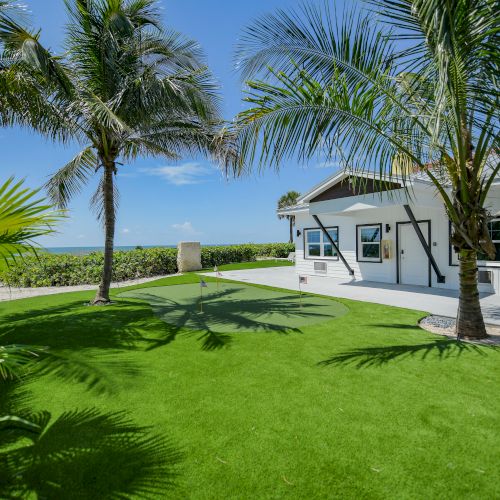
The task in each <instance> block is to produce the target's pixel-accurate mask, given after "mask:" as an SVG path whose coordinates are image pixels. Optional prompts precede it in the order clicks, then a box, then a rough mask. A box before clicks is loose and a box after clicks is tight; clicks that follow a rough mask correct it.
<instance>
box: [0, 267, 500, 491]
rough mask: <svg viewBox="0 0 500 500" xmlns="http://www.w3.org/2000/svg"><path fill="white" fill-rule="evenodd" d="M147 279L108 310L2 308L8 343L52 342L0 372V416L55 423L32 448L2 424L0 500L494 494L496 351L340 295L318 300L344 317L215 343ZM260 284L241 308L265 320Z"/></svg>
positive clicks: (60, 302) (267, 303) (43, 303)
mask: <svg viewBox="0 0 500 500" xmlns="http://www.w3.org/2000/svg"><path fill="white" fill-rule="evenodd" d="M209 281H210V280H209ZM197 282H198V277H197V276H196V275H194V274H191V275H185V276H180V277H175V278H166V279H163V280H158V281H157V282H154V285H158V286H162V287H164V286H169V285H189V284H192V283H197ZM152 286H153V285H152V284H151V283H147V284H145V285H142V286H139V287H131V288H129V289H128V290H141V291H142V293H143V295H142V296H141V295H140V294H139V293H137V292H134V295H135V297H132V296H130V297H126V296H123V295H120V296H115V298H116V303H115V304H113V305H111V306H107V307H100V308H94V307H88V306H87V305H85V303H86V301H88V300H89V299H90V298H91V297H92V296H93V293H90V292H81V293H68V294H60V295H54V296H48V297H38V298H33V299H26V300H18V301H14V302H8V303H2V304H0V316H1V319H0V344H6V343H14V342H15V343H29V344H37V345H45V346H48V347H50V352H51V353H52V357H51V358H49V359H47V360H46V361H42V362H41V363H39V367H40V373H39V374H33V375H32V376H30V377H29V378H28V380H27V381H25V382H24V383H22V384H21V383H16V384H10V385H5V384H4V385H3V386H2V394H1V397H0V413H5V412H6V411H12V412H14V411H16V412H17V413H18V414H22V415H25V416H27V415H28V413H29V412H31V413H33V412H35V413H37V414H38V415H35V416H33V415H32V418H35V419H38V420H39V421H41V422H42V423H46V422H48V424H47V429H46V431H45V432H44V434H43V435H42V436H41V438H39V439H38V440H35V441H34V443H32V444H31V441H30V440H29V439H27V438H23V439H21V440H19V439H16V438H18V437H19V435H17V434H16V435H11V434H6V433H5V431H4V432H3V433H2V434H0V436H4V445H3V453H2V454H1V455H0V497H2V494H1V492H2V491H5V492H7V493H8V494H10V495H11V496H14V495H15V494H17V495H19V496H21V495H22V494H24V495H25V496H28V495H27V494H26V492H27V491H30V492H35V493H36V494H37V495H38V497H39V498H48V499H65V498H71V499H75V498H76V499H80V498H82V499H83V498H85V499H87V498H88V499H100V498H109V497H112V498H116V497H123V496H125V497H127V496H130V497H134V498H149V497H151V498H167V499H168V498H172V499H181V498H182V499H184V498H190V499H229V498H231V499H232V498H241V499H277V498H287V499H288V498H292V499H315V498H353V499H359V498H380V499H382V498H383V499H385V498H398V499H404V498H422V499H430V498H440V499H446V498H449V499H456V498H484V499H493V498H499V497H500V477H499V474H500V471H499V464H500V447H499V446H498V443H499V442H500V395H499V391H498V389H499V381H500V350H496V349H494V348H491V347H475V346H472V345H470V344H464V343H460V344H457V343H456V342H454V341H451V340H446V339H443V338H441V337H437V336H433V335H431V334H429V333H427V332H424V331H422V330H420V329H419V328H418V327H417V326H416V323H417V321H418V319H419V318H420V317H422V315H423V313H421V312H417V311H411V310H402V309H395V308H391V307H386V306H382V305H375V304H367V303H361V302H353V301H348V300H340V299H339V300H338V302H336V301H333V300H331V299H321V300H320V302H318V303H321V304H323V303H324V302H327V301H329V302H331V305H332V307H333V310H335V311H337V312H338V311H342V310H344V311H345V309H344V307H346V308H347V309H348V311H347V312H346V314H337V313H336V314H332V316H331V317H324V318H322V320H321V322H313V323H311V324H306V325H304V326H301V327H300V328H296V329H290V328H288V327H287V328H286V329H283V330H281V329H274V328H272V329H269V330H266V331H262V329H260V328H250V329H248V328H246V329H245V328H242V329H241V330H238V329H237V333H227V332H226V333H224V335H223V336H222V337H223V339H222V340H223V341H222V342H210V341H209V342H207V336H211V335H212V334H214V333H215V334H217V332H212V331H206V330H205V331H193V330H188V329H186V328H184V327H183V325H182V324H180V325H179V324H177V325H175V324H174V325H169V324H167V323H165V322H163V321H162V320H161V319H159V317H157V316H156V315H155V314H154V313H153V311H152V309H151V306H150V305H149V303H148V302H146V300H148V301H149V302H151V303H153V307H155V304H157V301H158V297H161V296H163V297H164V298H165V300H172V297H173V295H172V294H170V292H169V291H168V290H167V291H166V290H165V289H158V290H156V291H154V290H153V295H154V297H155V298H154V299H151V298H149V299H148V298H147V295H148V294H149V293H150V292H151V287H152ZM224 286H228V287H229V285H224ZM215 287H216V285H215V283H213V282H210V283H209V289H208V290H205V291H204V292H206V293H207V294H209V293H213V291H214V289H215ZM148 289H150V290H149V291H148ZM179 290H181V288H179ZM183 290H188V289H187V288H183ZM265 290H266V289H265V288H263V287H255V288H253V287H252V290H251V293H253V294H254V295H259V291H262V300H261V303H262V307H263V313H262V317H261V316H260V315H259V314H256V315H255V316H254V317H252V318H251V319H250V320H249V319H248V318H247V319H246V321H253V322H254V323H255V322H259V321H260V322H266V321H268V318H267V319H266V317H265V315H266V314H268V313H269V311H270V307H271V306H272V300H270V298H269V297H270V295H269V293H270V292H269V291H267V290H266V291H265ZM123 292H124V289H120V290H119V291H117V292H116V293H120V294H122V293H123ZM274 292H275V293H276V294H281V295H283V294H285V296H290V294H293V292H285V291H279V290H274V291H273V293H274ZM131 295H132V294H131ZM271 295H272V293H271ZM276 296H277V295H276ZM141 297H142V298H141ZM273 297H274V295H273ZM293 299H294V298H293V297H291V298H290V302H291V304H292V306H291V307H294V308H295V309H293V310H292V311H289V312H287V311H286V310H283V311H281V313H282V314H284V315H293V314H297V313H296V311H297V309H296V302H295V303H294V300H293ZM245 300H247V299H245ZM295 300H297V297H295ZM308 300H312V303H316V302H314V300H313V299H308ZM242 301H243V302H244V300H243V299H242ZM343 306H344V307H343ZM217 307H219V309H218V310H220V311H223V309H222V308H220V306H217ZM273 307H274V306H273ZM325 307H326V308H327V309H328V306H325ZM254 312H255V311H254ZM209 314H214V312H213V311H212V312H211V313H209ZM167 318H168V315H167ZM210 325H213V323H210ZM210 325H209V326H210ZM0 442H1V441H0ZM22 445H24V446H22ZM0 449H1V447H0ZM120 495H121V496H120Z"/></svg>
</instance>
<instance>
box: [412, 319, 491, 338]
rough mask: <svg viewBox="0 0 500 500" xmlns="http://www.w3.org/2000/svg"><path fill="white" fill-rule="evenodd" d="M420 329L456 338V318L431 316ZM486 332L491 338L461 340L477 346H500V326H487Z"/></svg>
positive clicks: (422, 322)
mask: <svg viewBox="0 0 500 500" xmlns="http://www.w3.org/2000/svg"><path fill="white" fill-rule="evenodd" d="M419 325H420V327H421V328H423V329H424V330H427V331H429V332H431V333H437V334H438V335H446V336H447V337H453V338H456V333H455V325H456V320H455V318H449V317H448V316H438V315H434V314H431V315H430V316H426V317H425V318H424V319H422V320H421V321H420V323H419ZM486 331H487V332H488V335H489V337H488V338H487V339H483V340H466V339H460V340H462V341H463V342H473V343H475V344H486V345H500V326H498V325H488V324H487V325H486Z"/></svg>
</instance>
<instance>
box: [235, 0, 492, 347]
mask: <svg viewBox="0 0 500 500" xmlns="http://www.w3.org/2000/svg"><path fill="white" fill-rule="evenodd" d="M368 3H369V4H370V6H371V12H368V13H362V12H361V13H357V12H353V11H351V12H350V13H349V12H348V13H345V14H344V16H343V18H341V16H339V15H337V12H336V11H335V10H332V9H331V8H330V7H329V6H328V4H325V5H324V7H315V6H310V5H309V6H308V5H306V6H304V7H303V9H302V12H300V13H297V12H291V13H287V12H285V11H279V12H278V13H276V14H272V15H269V16H265V17H263V18H261V19H259V20H258V21H256V22H255V23H254V24H253V25H252V26H251V27H250V28H249V29H248V30H247V31H246V33H245V36H244V38H243V40H242V43H241V46H240V48H239V64H240V67H241V69H242V72H243V76H244V78H245V79H247V80H248V85H249V87H250V90H249V91H248V96H247V98H246V100H247V102H249V103H250V104H251V108H250V109H248V110H247V111H244V112H243V113H241V114H240V115H239V120H238V121H239V126H240V128H241V133H240V142H241V144H240V145H241V155H242V158H247V159H249V160H257V161H259V162H260V163H261V164H262V165H264V164H265V165H271V166H279V163H280V161H281V160H282V159H283V158H284V157H287V156H289V155H291V154H297V155H298V156H299V158H301V159H302V160H306V159H309V158H311V157H312V156H313V155H317V154H318V153H321V154H323V155H324V156H326V157H327V158H330V159H332V158H335V157H337V158H341V159H342V160H343V161H344V162H345V163H346V164H347V165H348V166H349V168H350V169H352V170H353V171H354V172H356V171H359V170H361V169H363V168H370V165H372V166H373V165H375V166H376V167H375V171H376V173H377V175H378V177H379V178H382V179H387V178H390V177H391V175H393V164H394V162H396V163H397V164H398V166H399V168H398V171H399V172H402V174H403V176H404V177H405V178H406V176H408V175H411V174H412V173H413V172H415V171H418V172H420V174H422V175H426V176H427V177H428V178H429V179H430V180H431V181H432V183H433V184H434V187H435V189H436V191H437V193H438V194H439V196H440V197H441V199H442V201H443V203H444V206H445V209H446V213H447V215H448V217H449V219H450V220H451V223H452V228H453V238H452V242H453V245H454V246H455V248H456V249H457V250H458V252H459V257H460V273H459V274H460V300H459V313H458V316H457V333H458V335H460V336H463V337H470V338H482V337H485V336H486V330H485V326H484V321H483V316H482V312H481V308H480V303H479V294H478V287H477V263H476V262H477V253H478V252H483V253H486V254H488V255H489V256H490V257H491V258H493V256H494V246H493V244H492V242H491V238H490V236H489V234H488V231H487V221H488V217H489V214H488V211H487V209H486V207H485V200H486V196H487V195H488V192H489V190H490V188H491V185H492V183H493V180H494V178H495V177H496V176H497V175H498V172H499V169H500V163H499V162H498V157H497V156H496V154H495V152H496V151H498V147H499V126H498V125H499V122H498V97H499V92H498V80H497V78H498V74H500V72H499V59H498V41H499V24H500V23H499V12H500V11H499V10H498V4H497V2H496V1H495V0H452V1H446V2H445V1H442V0H370V1H369V2H368ZM396 43H398V44H399V45H397V44H396ZM252 79H253V80H252ZM360 165H368V166H367V167H363V166H360Z"/></svg>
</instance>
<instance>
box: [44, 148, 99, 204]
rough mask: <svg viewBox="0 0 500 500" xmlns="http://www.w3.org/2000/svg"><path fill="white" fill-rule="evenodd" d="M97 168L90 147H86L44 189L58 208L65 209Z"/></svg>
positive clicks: (95, 159)
mask: <svg viewBox="0 0 500 500" xmlns="http://www.w3.org/2000/svg"><path fill="white" fill-rule="evenodd" d="M98 167H99V163H98V159H97V156H96V154H95V152H94V150H93V149H92V147H90V146H88V147H86V148H85V149H84V150H83V151H81V152H80V153H78V154H77V155H76V156H75V157H74V158H73V159H72V160H71V161H70V162H69V163H67V164H66V165H65V166H64V167H62V168H61V169H60V170H58V171H57V172H56V173H55V174H54V175H53V176H52V177H51V178H50V180H49V181H48V182H47V184H46V188H47V192H48V194H49V196H50V198H51V200H52V201H53V202H54V203H55V204H57V205H58V206H59V207H66V206H67V205H68V203H69V201H70V199H71V198H72V197H73V196H74V195H75V194H77V193H79V192H80V190H81V189H82V187H83V186H84V185H85V183H86V182H87V181H88V179H89V178H90V177H91V176H92V174H94V172H95V171H96V170H97V168H98Z"/></svg>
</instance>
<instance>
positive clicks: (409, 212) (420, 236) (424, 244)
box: [403, 205, 446, 283]
mask: <svg viewBox="0 0 500 500" xmlns="http://www.w3.org/2000/svg"><path fill="white" fill-rule="evenodd" d="M403 206H404V207H405V210H406V213H407V215H408V217H409V218H410V222H411V225H412V226H413V229H415V232H416V233H417V236H418V239H419V240H420V243H421V244H422V247H423V248H424V251H425V253H426V254H427V257H428V258H429V262H430V263H431V266H432V269H434V272H435V273H436V276H437V282H438V283H445V282H446V276H443V275H442V274H441V271H440V270H439V267H438V265H437V263H436V261H435V260H434V256H433V255H432V252H431V247H430V246H429V244H428V243H427V241H426V240H425V237H424V235H423V234H422V230H421V229H420V226H419V225H418V222H417V219H415V215H414V214H413V211H412V209H411V207H410V205H403Z"/></svg>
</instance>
